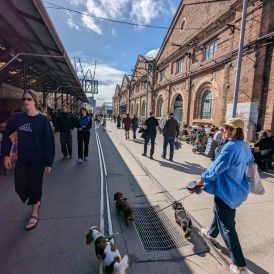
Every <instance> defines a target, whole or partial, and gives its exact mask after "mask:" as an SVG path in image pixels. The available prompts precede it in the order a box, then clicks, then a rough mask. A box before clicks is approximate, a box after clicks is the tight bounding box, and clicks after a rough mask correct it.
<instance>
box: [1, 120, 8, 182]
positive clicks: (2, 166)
mask: <svg viewBox="0 0 274 274" xmlns="http://www.w3.org/2000/svg"><path fill="white" fill-rule="evenodd" d="M6 126H7V122H6V121H5V120H4V119H3V118H1V117H0V177H1V175H6V168H5V167H4V162H3V157H2V154H1V146H2V140H3V132H4V130H5V129H6Z"/></svg>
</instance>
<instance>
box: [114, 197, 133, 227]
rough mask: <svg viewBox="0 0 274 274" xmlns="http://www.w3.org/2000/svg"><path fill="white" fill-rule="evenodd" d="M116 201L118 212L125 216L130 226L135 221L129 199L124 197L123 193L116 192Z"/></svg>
mask: <svg viewBox="0 0 274 274" xmlns="http://www.w3.org/2000/svg"><path fill="white" fill-rule="evenodd" d="M114 201H115V202H116V208H117V210H118V211H120V212H122V213H123V214H124V216H125V220H126V224H127V226H128V225H129V223H130V222H132V221H134V211H133V209H132V208H131V207H130V205H129V203H128V201H127V198H125V197H124V196H123V193H121V192H116V193H115V194H114Z"/></svg>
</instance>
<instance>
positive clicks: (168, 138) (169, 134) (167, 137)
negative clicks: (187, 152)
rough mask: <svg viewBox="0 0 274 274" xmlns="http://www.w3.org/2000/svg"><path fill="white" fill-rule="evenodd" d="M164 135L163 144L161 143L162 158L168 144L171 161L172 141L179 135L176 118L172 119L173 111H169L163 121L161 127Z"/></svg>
mask: <svg viewBox="0 0 274 274" xmlns="http://www.w3.org/2000/svg"><path fill="white" fill-rule="evenodd" d="M163 135H164V145H163V154H162V158H163V159H166V150H167V145H168V144H169V146H170V153H169V161H171V162H173V155H174V142H175V138H178V136H179V123H178V121H177V120H176V119H174V116H173V113H170V114H169V116H168V120H167V121H166V123H165V126H164V129H163Z"/></svg>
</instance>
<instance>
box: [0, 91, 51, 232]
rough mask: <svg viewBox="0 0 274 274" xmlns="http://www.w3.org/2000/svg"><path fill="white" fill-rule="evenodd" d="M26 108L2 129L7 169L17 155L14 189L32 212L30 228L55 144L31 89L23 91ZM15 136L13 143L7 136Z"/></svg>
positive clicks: (46, 119)
mask: <svg viewBox="0 0 274 274" xmlns="http://www.w3.org/2000/svg"><path fill="white" fill-rule="evenodd" d="M22 101H23V106H24V109H25V112H20V113H16V114H15V115H14V116H13V117H12V118H10V120H9V121H8V122H7V127H6V129H5V131H4V133H3V143H2V155H3V157H4V165H5V167H6V168H7V169H11V167H12V157H11V151H12V152H13V156H16V157H15V158H17V161H16V166H15V175H14V180H15V190H16V192H17V194H18V195H19V197H20V198H21V200H22V202H23V203H26V202H27V204H28V205H31V207H32V214H31V217H30V219H29V221H28V223H27V225H26V227H25V229H26V230H31V229H33V228H35V227H36V225H37V223H38V210H39V208H40V205H41V198H42V184H43V175H44V172H45V171H46V172H50V171H51V167H52V165H53V160H54V153H55V144H54V136H53V132H52V128H51V125H50V122H49V119H48V118H47V117H46V116H45V115H43V114H41V113H40V112H39V111H38V110H37V107H38V100H37V96H36V94H35V92H34V91H32V90H27V91H25V92H24V94H23V97H22ZM11 135H14V136H17V138H15V139H17V142H14V144H13V145H12V143H11V140H10V136H11Z"/></svg>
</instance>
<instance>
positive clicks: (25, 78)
mask: <svg viewBox="0 0 274 274" xmlns="http://www.w3.org/2000/svg"><path fill="white" fill-rule="evenodd" d="M23 83H24V92H25V91H26V90H27V70H26V64H25V63H23Z"/></svg>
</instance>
